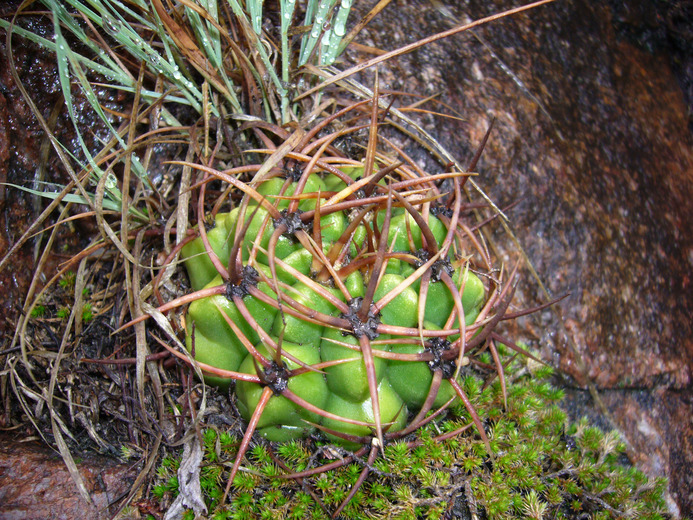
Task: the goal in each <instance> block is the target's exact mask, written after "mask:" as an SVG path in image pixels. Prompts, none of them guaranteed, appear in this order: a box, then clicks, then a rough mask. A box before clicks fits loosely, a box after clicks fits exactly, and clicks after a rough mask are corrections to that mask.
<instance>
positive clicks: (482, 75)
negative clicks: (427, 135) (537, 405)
mask: <svg viewBox="0 0 693 520" xmlns="http://www.w3.org/2000/svg"><path fill="white" fill-rule="evenodd" d="M615 4H618V5H617V6H616V7H618V9H619V11H618V12H619V13H648V12H651V11H654V10H655V9H657V7H656V6H657V5H658V4H655V3H654V2H652V3H648V4H651V5H649V7H638V6H641V5H642V3H639V2H635V1H630V2H625V4H626V5H621V4H622V3H621V2H618V3H615ZM513 6H514V4H513V5H511V2H505V1H494V2H479V1H468V2H460V3H455V4H453V3H450V2H447V3H446V5H443V3H441V2H432V3H430V4H429V3H422V2H408V3H406V4H405V3H402V2H398V3H397V4H396V6H395V5H390V6H389V7H388V9H386V10H385V11H384V12H383V13H381V14H380V15H379V16H378V17H376V18H375V19H374V20H373V22H372V23H371V25H370V26H369V27H368V29H367V31H366V32H365V33H364V34H363V35H362V37H361V39H360V40H357V41H360V42H361V43H363V44H366V45H371V46H374V47H377V48H381V49H384V50H391V49H394V48H395V47H398V46H401V45H403V44H407V43H410V42H412V41H415V40H418V39H420V38H423V37H425V36H429V35H432V34H434V33H436V32H439V31H442V30H446V29H449V28H451V27H453V26H455V25H457V24H459V23H461V22H464V21H469V20H476V19H479V18H481V17H483V16H487V15H489V14H493V13H496V12H500V11H502V10H503V9H504V8H505V9H507V8H510V7H513ZM659 9H660V10H661V9H664V7H661V6H660V7H659ZM671 9H674V8H673V7H671ZM658 15H661V16H659V18H653V17H651V18H650V19H648V20H647V22H645V21H644V20H638V19H634V20H627V21H624V19H623V18H622V17H620V18H618V19H617V20H616V22H618V23H617V24H616V25H617V28H618V31H619V32H617V30H616V29H615V27H614V23H615V21H614V18H613V17H612V13H611V11H610V10H609V7H608V6H607V5H604V4H594V3H589V2H585V1H579V0H577V1H573V2H556V3H553V4H550V5H546V6H543V7H539V8H537V9H535V10H532V11H529V12H527V13H524V14H521V15H517V16H514V17H512V18H508V19H503V20H500V21H496V22H492V23H491V24H489V25H487V26H484V27H483V28H480V29H475V30H474V32H473V33H465V34H461V35H457V36H453V37H451V38H449V39H447V40H442V41H440V42H436V43H434V44H432V45H429V46H427V47H425V48H423V49H421V50H417V51H415V52H412V53H411V54H409V55H406V56H402V57H400V58H398V59H397V60H396V61H392V62H388V63H387V64H385V65H383V66H381V67H380V70H379V73H380V74H379V79H380V82H381V89H384V88H390V89H393V90H404V91H407V92H411V93H416V94H421V95H425V96H429V95H433V94H438V95H439V96H438V97H437V98H436V100H435V102H433V103H428V104H427V105H426V107H427V108H430V109H432V110H438V111H441V112H444V113H448V114H450V113H453V115H455V116H457V117H459V118H461V119H436V118H434V117H433V116H428V115H426V116H423V117H422V121H423V124H424V126H425V127H426V128H427V129H428V130H429V131H431V132H432V133H433V135H434V136H435V137H436V138H438V139H439V140H440V141H441V142H442V143H443V144H444V146H445V147H446V148H447V149H448V150H450V151H452V153H453V154H454V155H455V156H456V157H458V158H459V159H460V160H461V162H462V164H468V163H469V161H470V160H471V157H472V156H473V154H474V151H475V148H476V147H477V146H478V145H479V143H480V142H481V140H482V138H483V135H484V133H485V132H486V130H487V128H488V126H489V124H490V123H491V121H492V120H495V126H494V129H493V133H492V135H491V138H490V140H489V142H488V145H487V147H486V150H485V151H484V154H483V156H482V158H481V161H480V162H479V164H478V166H477V168H476V170H477V171H478V172H479V173H480V176H479V177H478V178H477V179H476V181H477V183H478V184H479V185H480V186H481V187H482V188H483V189H484V190H485V191H486V192H487V193H488V194H489V195H490V197H491V199H493V200H494V201H496V202H497V203H498V205H499V206H500V207H505V206H507V205H509V204H511V203H514V202H517V203H518V204H517V206H516V207H514V208H513V209H511V210H509V211H508V216H509V219H510V225H511V227H512V229H513V230H514V232H515V234H516V235H517V238H518V241H519V243H520V244H521V245H522V247H523V248H524V251H525V252H526V254H527V257H528V258H529V260H530V261H531V263H532V265H533V266H534V268H535V269H536V271H537V272H538V273H539V276H540V278H541V280H542V281H543V282H544V283H545V284H546V287H547V289H548V291H549V293H550V294H551V295H552V296H560V295H564V294H570V296H569V297H568V298H567V299H565V300H563V301H562V302H561V303H560V304H558V305H556V306H554V307H553V308H552V309H550V310H546V311H543V312H541V313H539V314H537V315H535V316H532V317H529V318H527V319H523V320H522V321H521V323H520V324H519V326H517V327H516V328H515V329H514V331H519V332H520V333H521V334H522V335H523V336H524V339H525V340H527V341H528V342H529V344H530V345H531V346H532V347H533V348H537V349H540V351H541V352H542V355H543V357H544V359H546V360H547V361H549V362H550V363H551V364H552V365H554V366H555V367H557V368H559V369H560V370H561V371H562V373H563V374H565V375H566V376H567V379H566V380H565V381H564V384H565V385H567V386H568V387H571V386H578V387H582V388H584V387H585V385H586V383H587V380H588V379H589V380H590V381H592V382H593V383H594V384H595V385H596V386H597V387H598V388H600V389H614V388H619V389H621V390H619V391H620V392H621V395H623V396H624V397H623V399H625V400H627V401H628V402H629V403H635V402H638V403H644V402H647V403H649V404H648V405H644V404H640V405H638V406H635V404H632V405H628V406H627V405H625V403H624V402H621V401H619V400H618V399H612V400H611V401H609V402H610V403H611V405H612V406H611V407H610V411H611V414H612V415H613V418H614V421H615V425H616V426H618V427H619V428H620V429H621V431H622V433H623V434H624V436H625V437H626V438H627V439H628V441H629V442H630V445H631V446H632V448H633V449H632V453H633V454H637V457H636V458H637V462H638V463H639V464H640V465H641V466H642V467H643V468H645V469H647V470H648V471H649V473H650V474H651V475H668V476H669V477H670V479H671V480H670V492H671V497H672V511H673V512H674V513H676V509H677V508H678V510H679V512H680V513H681V514H691V513H692V512H693V497H691V496H690V489H691V487H690V482H688V481H687V479H688V476H687V470H686V468H687V467H690V466H691V461H693V447H692V446H691V444H690V435H691V434H690V429H691V425H690V421H689V420H688V419H687V418H689V417H690V416H691V415H693V406H692V404H691V400H690V395H691V367H692V366H693V334H692V332H693V330H692V323H693V320H691V316H693V297H692V296H691V295H692V294H693V288H692V280H691V272H692V271H693V270H692V267H693V205H691V203H690V201H691V200H693V148H692V146H691V144H692V139H691V132H690V128H689V119H688V118H689V115H688V114H689V113H690V108H689V106H687V105H686V99H685V98H684V93H683V91H682V88H681V86H680V85H681V84H683V85H684V86H690V77H686V76H685V74H686V71H687V70H689V68H690V67H689V65H690V63H693V58H691V54H690V53H689V54H685V53H682V52H678V54H676V56H677V60H678V61H677V63H678V66H677V67H676V71H677V72H678V73H679V79H681V83H680V84H679V82H677V78H676V77H675V76H674V73H673V72H672V65H673V63H672V60H670V59H669V58H670V55H669V54H663V53H662V50H667V48H666V47H661V46H660V47H658V48H657V49H659V51H660V53H659V54H658V53H656V52H654V53H653V52H650V51H648V50H646V49H644V48H642V47H641V46H639V44H638V41H637V38H633V37H631V36H632V35H631V33H630V32H628V33H627V32H626V31H625V29H624V24H626V23H628V24H634V23H641V24H644V23H647V24H652V23H653V22H652V20H653V19H654V20H657V19H659V20H662V21H664V20H667V19H668V18H667V16H666V15H667V13H658ZM619 16H621V14H619ZM643 16H644V15H643ZM671 16H672V17H673V16H674V14H671ZM689 22H690V20H689ZM680 26H681V24H680V23H679V25H678V27H680ZM629 27H631V26H630V25H629ZM667 27H668V26H667ZM667 27H665V28H664V29H663V30H664V31H667V30H668V29H667ZM632 32H634V33H638V31H637V30H634V31H632ZM651 48H652V47H651ZM657 49H655V51H656V50H657ZM684 50H685V49H684ZM679 51H680V49H679ZM686 60H687V61H686ZM372 78H373V75H372V74H371V75H362V76H361V80H362V81H364V82H365V83H366V84H368V82H370V83H371V84H372ZM412 99H413V98H412ZM438 101H439V102H440V105H436V102H438ZM689 101H690V100H689ZM407 102H411V101H409V100H408V99H405V100H403V101H401V102H399V101H398V104H400V103H401V104H406V103H407ZM396 106H398V105H396ZM421 158H422V160H425V157H423V155H422V157H421ZM436 168H438V169H439V168H440V167H439V166H435V165H433V164H432V163H431V169H436ZM494 229H495V231H494V233H493V236H492V238H493V241H494V247H496V248H498V251H499V252H500V254H501V255H502V256H503V257H504V258H506V259H507V261H508V262H509V263H512V262H514V261H515V259H516V258H517V255H516V251H517V248H516V246H515V245H514V244H513V241H512V240H511V239H510V238H509V236H508V235H507V233H504V232H503V230H502V228H501V227H500V226H496V228H494ZM525 282H526V283H525V284H524V285H523V286H522V287H521V288H520V291H519V294H518V298H517V299H516V301H515V304H516V306H518V307H524V308H526V307H529V306H532V305H535V304H537V303H539V302H540V301H546V300H547V299H548V296H547V295H545V294H543V293H542V291H541V290H540V289H539V287H538V285H537V283H536V282H535V281H534V280H533V279H532V276H531V274H530V273H529V271H528V270H527V269H525ZM582 363H584V366H586V370H583V369H582V368H581V366H582ZM630 392H632V395H631V394H630ZM607 395H612V394H610V393H609V394H607ZM642 395H645V396H647V399H645V400H644V401H643V400H642V399H636V396H642ZM626 396H627V397H626ZM665 398H666V399H668V402H667V403H666V404H665V403H664V402H663V400H664V399H665ZM671 403H677V404H676V406H674V405H671ZM593 406H594V405H593ZM636 417H637V419H635V418H636ZM641 424H649V425H652V427H653V428H655V426H656V430H657V431H658V432H660V433H659V434H658V436H648V435H642V434H641V433H640V432H639V431H638V429H637V428H638V425H641ZM610 427H613V425H612V426H610ZM655 459H657V460H655ZM674 502H676V503H677V505H674Z"/></svg>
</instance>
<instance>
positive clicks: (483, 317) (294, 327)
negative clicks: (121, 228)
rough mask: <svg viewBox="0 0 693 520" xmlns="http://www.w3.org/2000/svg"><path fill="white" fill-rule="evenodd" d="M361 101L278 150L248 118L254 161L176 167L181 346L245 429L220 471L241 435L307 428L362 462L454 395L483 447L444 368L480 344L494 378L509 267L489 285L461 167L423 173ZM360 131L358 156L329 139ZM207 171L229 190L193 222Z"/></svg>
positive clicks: (301, 432)
mask: <svg viewBox="0 0 693 520" xmlns="http://www.w3.org/2000/svg"><path fill="white" fill-rule="evenodd" d="M374 104H375V103H374ZM365 108H367V107H365V106H364V103H363V102H361V103H356V104H350V105H348V106H346V107H345V108H343V109H342V110H340V111H339V112H337V113H336V114H335V115H333V116H331V117H327V118H325V119H324V120H323V121H322V122H321V123H319V124H318V125H316V126H315V127H314V128H313V129H312V130H311V131H310V132H307V133H303V132H301V133H300V134H299V133H298V132H297V133H296V134H294V135H301V136H302V137H301V138H300V139H299V140H298V144H296V145H295V146H293V148H287V147H286V146H279V147H275V146H274V144H273V143H274V138H279V139H280V140H286V142H288V141H290V140H291V138H290V137H288V136H287V135H286V132H285V131H283V130H281V129H276V128H273V127H270V126H268V125H266V124H263V126H262V128H260V127H259V126H258V127H257V128H254V129H253V130H254V131H255V133H256V135H257V136H259V137H260V139H261V140H262V141H263V142H264V143H265V144H266V145H267V148H266V149H262V150H254V151H253V153H255V154H257V155H258V156H263V155H264V156H267V155H269V159H268V160H267V161H265V162H264V163H261V162H258V163H257V164H254V165H244V166H241V167H237V168H231V169H229V170H225V171H219V170H215V169H212V168H209V167H205V166H199V165H191V166H193V167H195V168H197V169H198V170H199V171H200V172H201V182H200V183H199V186H200V197H199V201H200V205H199V208H198V217H199V224H198V234H199V236H197V237H196V238H194V240H191V241H189V242H188V243H187V244H185V246H184V247H183V248H182V255H183V258H184V259H185V265H186V268H187V271H188V274H189V277H190V280H191V284H192V286H193V289H194V290H195V291H196V292H195V293H194V294H193V295H192V296H188V297H187V299H186V301H191V300H192V303H191V304H190V306H189V308H188V312H187V314H186V320H185V321H186V330H187V347H188V349H189V350H190V351H191V353H193V355H194V356H195V358H196V359H197V361H198V362H199V364H200V367H201V368H202V370H203V371H204V372H205V374H206V379H207V381H208V382H210V383H213V384H217V385H220V386H223V387H227V386H228V385H229V382H230V381H232V380H235V381H236V383H235V395H236V399H237V406H238V409H239V411H240V412H241V415H242V416H243V417H244V419H245V420H247V421H248V423H249V426H248V428H247V430H246V435H245V437H244V439H243V443H242V445H241V450H240V451H239V456H238V458H237V460H236V464H235V466H234V471H233V472H232V476H231V480H233V476H234V474H235V471H236V469H237V468H238V465H239V464H240V460H241V458H242V456H243V453H244V451H245V449H246V448H247V446H248V443H249V441H250V437H251V435H252V434H253V433H254V432H255V431H257V432H258V433H259V434H261V435H262V436H264V437H265V438H267V439H269V440H273V441H286V440H292V439H296V438H299V437H306V436H308V435H312V434H316V433H318V431H321V432H322V435H323V436H324V437H326V438H327V439H328V440H329V441H331V442H334V443H336V444H340V445H342V446H345V447H347V448H350V449H353V450H356V453H359V452H360V453H363V454H365V453H367V452H369V451H370V452H371V453H372V455H373V456H375V454H376V453H377V452H378V451H380V450H382V449H383V447H384V446H385V444H386V443H387V442H389V441H391V440H393V439H399V438H402V437H404V436H406V435H408V434H410V433H412V432H413V431H415V430H416V429H417V428H419V427H421V426H423V425H425V424H427V423H429V422H430V421H431V420H432V419H434V418H435V417H438V416H440V415H441V414H442V413H443V412H444V411H445V410H446V409H447V408H448V407H449V406H450V404H451V403H452V402H454V401H455V400H456V399H461V401H462V402H463V403H464V405H465V407H466V410H467V412H468V414H469V417H470V418H471V421H472V422H473V423H474V424H475V425H476V429H477V431H478V434H479V435H480V436H481V439H482V440H483V442H484V443H485V445H486V446H487V448H488V447H489V441H488V439H487V437H486V433H485V432H484V428H483V426H482V423H481V420H480V418H479V416H478V414H477V413H476V411H475V410H474V408H473V407H472V405H471V403H470V401H469V399H468V398H467V396H466V395H465V392H464V390H463V388H462V387H461V386H460V384H459V382H458V376H459V374H460V371H461V370H463V369H464V368H465V367H466V365H468V364H470V363H474V364H478V363H480V362H479V361H478V360H477V358H478V355H479V354H480V353H482V352H484V351H490V352H491V354H492V358H493V360H494V365H495V372H496V373H497V374H498V375H499V376H500V380H501V382H502V384H503V386H504V379H503V369H502V365H501V363H500V360H499V357H498V354H497V351H496V347H495V341H496V340H497V339H498V336H497V335H496V334H495V333H494V332H493V329H494V326H495V325H496V324H497V323H498V322H499V321H500V320H501V319H502V318H503V315H504V313H505V310H506V309H507V306H508V304H509V301H510V297H511V295H512V290H511V287H512V284H511V283H510V282H511V280H512V278H513V275H514V273H513V275H510V276H509V277H508V279H507V280H505V281H503V283H502V277H501V276H500V275H499V273H501V271H499V270H494V269H493V266H492V262H491V259H490V257H489V255H488V252H487V251H486V249H485V247H484V246H483V240H482V238H481V237H480V236H479V235H478V234H477V232H476V231H475V230H474V229H475V228H474V225H472V224H470V223H468V222H467V221H466V220H467V216H468V213H469V212H468V211H467V210H468V204H467V203H465V201H464V200H463V186H464V184H465V182H466V180H467V179H468V176H469V174H468V173H465V172H461V171H455V170H452V169H448V170H447V171H444V172H442V173H438V174H429V173H426V172H424V171H423V170H422V169H421V168H420V167H419V166H418V165H417V164H416V163H415V162H413V161H412V160H411V159H409V158H408V157H407V155H406V154H405V153H404V152H402V151H401V150H400V149H398V148H397V147H396V146H395V145H394V144H392V143H391V142H390V141H388V140H387V139H385V138H382V137H381V138H379V137H378V130H379V127H380V126H381V125H382V124H383V123H382V122H381V119H383V116H384V114H382V113H381V112H380V111H379V110H375V109H373V110H369V111H368V112H364V109H365ZM364 119H365V120H364ZM337 124H339V125H340V126H341V129H340V130H339V131H333V132H328V128H330V127H331V126H336V125H337ZM365 128H370V136H369V142H368V144H367V146H366V153H365V157H363V158H362V160H355V159H353V158H350V157H346V156H345V155H344V154H343V153H341V152H340V149H339V147H338V144H339V140H343V139H344V138H346V137H350V136H353V135H354V134H357V133H358V132H359V131H361V130H362V129H365ZM271 132H275V133H276V135H271ZM321 134H325V135H323V136H321V137H317V136H318V135H321ZM377 140H380V141H381V142H382V143H383V145H382V147H383V148H384V151H381V150H380V149H379V147H377V146H376V141H377ZM294 142H296V141H295V140H294ZM482 146H483V145H482ZM376 150H378V151H377V152H376ZM473 167H474V166H472V168H473ZM472 168H470V169H472ZM213 179H221V180H223V181H225V182H227V183H228V184H229V185H230V186H231V189H232V190H233V194H232V199H233V200H234V207H233V208H232V209H231V211H229V212H222V211H212V213H211V217H212V218H213V221H214V226H213V227H211V228H209V229H207V228H206V227H205V225H204V222H205V220H206V218H204V204H203V202H204V200H205V191H206V184H207V182H208V181H210V180H213ZM217 206H219V205H216V206H215V208H216V207H217ZM515 348H517V347H515ZM518 350H519V349H518ZM485 368H490V369H491V370H494V366H493V365H492V366H488V365H485ZM488 451H489V452H490V449H489V450H488ZM297 476H298V475H297ZM231 480H230V481H229V483H230V482H231ZM229 485H230V484H229ZM227 492H228V487H227Z"/></svg>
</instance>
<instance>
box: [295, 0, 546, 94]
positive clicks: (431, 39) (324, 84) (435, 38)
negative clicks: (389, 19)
mask: <svg viewBox="0 0 693 520" xmlns="http://www.w3.org/2000/svg"><path fill="white" fill-rule="evenodd" d="M553 1H554V0H539V1H538V2H533V3H531V4H527V5H523V6H521V7H516V8H514V9H508V10H507V11H503V12H502V13H498V14H494V15H491V16H486V17H485V18H481V19H479V20H476V21H473V22H471V23H468V24H464V25H460V26H458V27H454V28H452V29H449V30H447V31H443V32H440V33H438V34H434V35H433V36H429V37H427V38H423V39H421V40H418V41H416V42H414V43H410V44H409V45H405V46H403V47H400V48H399V49H395V50H394V51H391V52H388V53H386V54H383V55H382V56H377V57H375V58H372V59H370V60H368V61H365V62H362V63H359V64H358V65H355V66H353V67H351V68H349V69H347V70H345V71H343V72H340V73H339V74H336V75H334V76H332V77H330V78H329V79H327V80H325V81H323V82H322V83H320V84H319V85H316V86H315V87H313V88H311V89H309V90H307V91H305V92H303V93H301V94H300V95H299V96H298V97H297V98H296V99H297V100H298V99H301V98H304V97H307V96H310V95H312V94H315V93H316V92H318V91H320V90H323V89H324V88H325V87H327V86H329V85H332V84H334V83H336V82H338V81H341V80H343V79H346V78H348V77H349V76H353V75H354V74H356V73H357V72H361V71H362V70H365V69H369V68H371V67H373V66H375V65H377V64H378V63H382V62H384V61H387V60H390V59H392V58H394V57H396V56H401V55H402V54H407V53H409V52H411V51H413V50H415V49H419V48H421V47H424V46H425V45H429V44H431V43H433V42H435V41H438V40H442V39H443V38H448V37H450V36H453V35H455V34H459V33H461V32H464V31H468V30H469V29H473V28H474V27H479V26H480V25H485V24H487V23H490V22H493V21H494V20H498V19H500V18H505V17H507V16H512V15H514V14H517V13H521V12H523V11H528V10H530V9H535V8H536V7H539V6H542V5H544V4H549V3H551V2H553Z"/></svg>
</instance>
